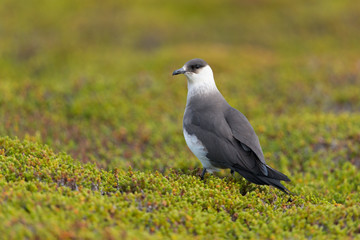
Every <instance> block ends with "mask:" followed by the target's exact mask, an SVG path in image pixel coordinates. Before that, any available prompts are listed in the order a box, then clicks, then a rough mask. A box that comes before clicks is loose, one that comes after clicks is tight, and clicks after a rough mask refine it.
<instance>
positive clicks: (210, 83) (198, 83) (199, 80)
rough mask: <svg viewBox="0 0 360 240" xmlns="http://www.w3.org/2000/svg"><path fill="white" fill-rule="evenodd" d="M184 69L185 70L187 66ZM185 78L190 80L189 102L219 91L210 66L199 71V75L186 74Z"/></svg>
mask: <svg viewBox="0 0 360 240" xmlns="http://www.w3.org/2000/svg"><path fill="white" fill-rule="evenodd" d="M183 69H185V66H184V67H183ZM185 76H186V77H187V79H188V95H187V101H189V100H190V98H191V97H193V96H195V95H206V94H209V93H212V92H214V91H219V90H218V89H217V87H216V84H215V80H214V75H213V71H212V69H211V67H210V66H209V65H207V66H205V67H203V68H201V69H199V72H198V73H193V72H186V73H185Z"/></svg>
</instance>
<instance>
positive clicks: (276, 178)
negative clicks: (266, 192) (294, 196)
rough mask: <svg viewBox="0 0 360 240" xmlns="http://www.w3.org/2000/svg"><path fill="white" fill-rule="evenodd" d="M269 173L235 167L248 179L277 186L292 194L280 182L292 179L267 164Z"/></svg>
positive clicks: (256, 182)
mask: <svg viewBox="0 0 360 240" xmlns="http://www.w3.org/2000/svg"><path fill="white" fill-rule="evenodd" d="M267 170H268V175H267V176H264V175H262V176H261V175H255V174H253V173H251V172H248V171H246V170H243V169H239V168H235V171H236V172H238V173H239V174H240V175H241V176H243V177H244V178H245V179H246V180H248V181H250V182H252V183H255V184H259V185H271V186H274V187H276V188H277V189H279V190H281V191H283V192H284V193H286V194H290V193H291V192H290V191H289V190H288V189H287V188H286V187H285V186H284V185H282V184H281V183H280V181H290V179H289V178H288V177H287V176H286V175H285V174H283V173H281V172H279V171H277V170H275V169H272V168H271V167H269V166H267Z"/></svg>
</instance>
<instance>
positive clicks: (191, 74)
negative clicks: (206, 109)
mask: <svg viewBox="0 0 360 240" xmlns="http://www.w3.org/2000/svg"><path fill="white" fill-rule="evenodd" d="M178 74H184V75H185V76H186V77H187V79H188V81H189V83H194V84H196V83H199V82H203V83H205V82H208V81H214V75H213V72H212V70H211V67H210V66H209V64H207V63H206V62H205V61H204V60H202V59H200V58H195V59H191V60H190V61H188V62H187V63H185V65H184V66H183V67H182V68H180V69H177V70H175V71H174V72H173V74H172V75H178Z"/></svg>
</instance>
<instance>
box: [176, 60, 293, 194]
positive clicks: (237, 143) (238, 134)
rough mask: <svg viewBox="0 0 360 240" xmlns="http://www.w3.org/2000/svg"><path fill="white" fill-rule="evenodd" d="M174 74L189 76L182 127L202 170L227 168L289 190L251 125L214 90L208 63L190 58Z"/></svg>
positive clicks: (284, 190) (284, 176) (254, 180)
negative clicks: (271, 165) (269, 163)
mask: <svg viewBox="0 0 360 240" xmlns="http://www.w3.org/2000/svg"><path fill="white" fill-rule="evenodd" d="M177 74H185V75H186V76H187V78H188V98H187V103H186V109H185V114H184V119H183V129H184V135H185V139H186V142H187V144H188V146H189V148H190V149H191V150H192V151H193V153H194V154H195V155H196V156H197V157H198V158H199V159H200V161H201V162H202V163H203V166H204V171H203V174H204V173H205V172H206V170H210V171H211V172H212V171H216V170H217V169H227V168H229V169H231V171H232V172H233V171H236V172H238V173H239V174H240V175H242V176H243V177H244V178H245V179H247V180H248V181H250V182H253V183H256V184H259V185H272V186H274V187H276V188H278V189H280V190H282V191H283V192H285V193H288V192H289V191H288V190H287V189H286V188H285V187H284V186H283V185H282V184H281V183H280V181H290V179H289V178H288V177H287V176H286V175H284V174H283V173H281V172H279V171H277V170H275V169H272V168H271V167H269V166H268V165H267V164H266V163H265V158H264V154H263V152H262V149H261V146H260V142H259V139H258V137H257V135H256V133H255V131H254V129H253V128H252V126H251V124H250V123H249V121H248V120H247V118H246V117H245V116H244V115H243V114H242V113H241V112H240V111H238V110H236V109H235V108H232V107H231V106H230V105H229V104H228V103H227V102H226V100H225V99H224V97H223V96H222V95H221V93H220V92H219V91H218V90H217V88H216V85H215V82H214V80H213V75H212V70H211V68H210V67H209V66H208V64H207V63H206V62H205V61H204V60H201V59H193V60H190V61H189V62H187V63H186V64H185V65H184V67H183V68H181V69H178V70H175V71H174V73H173V75H177ZM203 174H202V177H203Z"/></svg>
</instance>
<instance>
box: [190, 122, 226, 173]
mask: <svg viewBox="0 0 360 240" xmlns="http://www.w3.org/2000/svg"><path fill="white" fill-rule="evenodd" d="M184 137H185V141H186V144H187V145H188V147H189V148H190V150H191V152H192V153H193V154H194V155H195V156H196V157H197V158H198V159H199V160H200V162H201V164H202V165H203V167H204V168H206V170H207V171H208V172H210V173H212V172H214V171H219V169H218V168H216V167H214V166H213V165H211V163H210V160H209V159H208V158H207V157H206V154H207V153H208V151H207V150H206V148H205V147H204V145H203V144H202V143H201V141H200V140H199V139H198V138H197V137H196V136H195V135H190V134H188V132H186V130H185V129H184Z"/></svg>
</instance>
